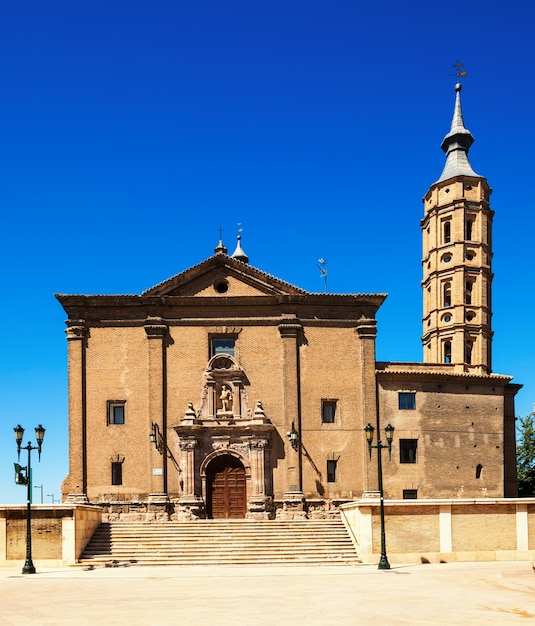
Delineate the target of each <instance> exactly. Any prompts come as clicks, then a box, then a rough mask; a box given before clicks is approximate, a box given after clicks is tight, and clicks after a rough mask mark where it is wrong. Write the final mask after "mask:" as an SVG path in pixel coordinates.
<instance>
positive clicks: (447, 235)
mask: <svg viewBox="0 0 535 626" xmlns="http://www.w3.org/2000/svg"><path fill="white" fill-rule="evenodd" d="M443 231H444V243H449V242H450V241H451V222H450V221H447V222H444V229H443Z"/></svg>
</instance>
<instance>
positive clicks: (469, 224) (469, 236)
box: [466, 220, 474, 241]
mask: <svg viewBox="0 0 535 626" xmlns="http://www.w3.org/2000/svg"><path fill="white" fill-rule="evenodd" d="M473 225H474V222H473V221H472V220H467V221H466V239H467V240H469V241H470V240H471V239H472V230H473Z"/></svg>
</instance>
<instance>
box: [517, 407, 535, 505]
mask: <svg viewBox="0 0 535 626" xmlns="http://www.w3.org/2000/svg"><path fill="white" fill-rule="evenodd" d="M519 420H520V421H519V424H518V443H517V446H516V464H517V472H518V495H519V496H533V495H535V413H530V414H529V415H528V416H527V417H521V418H519Z"/></svg>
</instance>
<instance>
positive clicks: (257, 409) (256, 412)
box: [254, 400, 266, 419]
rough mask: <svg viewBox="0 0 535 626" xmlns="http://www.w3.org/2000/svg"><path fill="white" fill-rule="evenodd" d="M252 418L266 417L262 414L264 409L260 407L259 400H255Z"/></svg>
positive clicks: (260, 402)
mask: <svg viewBox="0 0 535 626" xmlns="http://www.w3.org/2000/svg"><path fill="white" fill-rule="evenodd" d="M254 416H255V418H256V419H258V418H264V417H266V413H265V412H264V407H263V406H262V401H261V400H257V401H256V407H255V410H254Z"/></svg>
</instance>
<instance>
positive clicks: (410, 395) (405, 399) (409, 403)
mask: <svg viewBox="0 0 535 626" xmlns="http://www.w3.org/2000/svg"><path fill="white" fill-rule="evenodd" d="M398 406H399V408H400V409H403V410H404V409H415V408H416V393H414V392H413V391H411V392H401V393H399V394H398Z"/></svg>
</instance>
